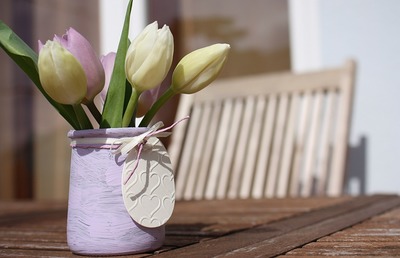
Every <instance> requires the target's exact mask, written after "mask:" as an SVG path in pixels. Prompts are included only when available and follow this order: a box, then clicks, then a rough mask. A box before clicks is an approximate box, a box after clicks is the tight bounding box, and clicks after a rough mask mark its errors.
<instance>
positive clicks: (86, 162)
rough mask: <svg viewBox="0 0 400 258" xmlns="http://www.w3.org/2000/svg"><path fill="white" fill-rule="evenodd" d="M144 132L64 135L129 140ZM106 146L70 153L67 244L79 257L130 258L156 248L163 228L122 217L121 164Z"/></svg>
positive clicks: (96, 131)
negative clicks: (123, 257)
mask: <svg viewBox="0 0 400 258" xmlns="http://www.w3.org/2000/svg"><path fill="white" fill-rule="evenodd" d="M145 131H146V128H112V129H94V130H79V131H70V132H69V133H68V137H69V138H71V140H74V139H77V138H101V137H111V138H120V137H131V136H136V135H139V134H141V133H143V132H145ZM110 147H111V146H105V145H97V146H96V145H93V144H92V145H78V146H75V147H73V148H72V155H71V178H70V189H69V201H68V224H67V240H68V245H69V247H70V249H71V251H72V252H74V253H78V254H85V255H115V254H133V253H140V252H146V251H151V250H156V249H158V248H159V247H161V246H162V244H163V242H164V238H165V227H164V226H160V227H157V228H146V227H143V226H140V225H138V224H137V223H135V222H134V221H133V220H132V218H131V217H130V215H129V213H128V212H127V210H126V208H125V206H124V202H123V198H122V191H121V173H122V167H123V164H124V161H125V157H124V156H122V155H119V154H118V155H114V154H112V152H111V151H110Z"/></svg>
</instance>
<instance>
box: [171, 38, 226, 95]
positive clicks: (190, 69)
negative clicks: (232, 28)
mask: <svg viewBox="0 0 400 258" xmlns="http://www.w3.org/2000/svg"><path fill="white" fill-rule="evenodd" d="M229 50H230V46H229V45H228V44H214V45H211V46H208V47H204V48H200V49H197V50H195V51H193V52H191V53H189V54H187V55H186V56H184V57H183V58H182V60H181V61H180V62H179V63H178V65H177V66H176V68H175V70H174V72H173V74H172V86H171V89H172V90H173V91H174V92H175V93H185V94H192V93H195V92H197V91H199V90H201V89H203V88H204V87H206V86H207V85H209V84H210V83H211V82H212V81H213V80H215V78H217V76H218V74H219V73H220V72H221V70H222V67H223V66H224V64H225V61H226V58H227V56H228V53H229Z"/></svg>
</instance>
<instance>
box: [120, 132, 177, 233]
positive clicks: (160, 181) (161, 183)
mask: <svg viewBox="0 0 400 258" xmlns="http://www.w3.org/2000/svg"><path fill="white" fill-rule="evenodd" d="M136 158H137V152H136V151H134V150H132V151H130V152H129V154H128V156H127V158H126V160H125V165H124V169H123V172H122V173H123V175H122V196H123V199H124V204H125V207H126V209H127V211H128V212H129V214H130V215H131V217H132V219H133V220H134V221H136V222H137V223H138V224H140V225H142V226H144V227H149V228H153V227H159V226H161V225H163V224H165V223H166V222H167V221H168V219H169V218H170V217H171V215H172V211H173V209H174V205H175V183H174V176H173V170H172V166H171V160H170V158H169V155H168V152H167V150H166V149H165V147H164V145H163V144H162V143H161V142H160V141H159V139H157V138H156V137H151V138H150V139H149V140H148V141H147V143H146V145H145V146H144V149H143V151H142V153H141V157H140V161H139V164H138V167H137V168H136V170H135V172H134V173H133V175H132V176H131V178H130V179H129V181H128V182H127V183H126V184H124V182H125V180H126V179H127V178H128V177H129V174H130V173H131V172H132V170H133V167H134V164H135V161H136Z"/></svg>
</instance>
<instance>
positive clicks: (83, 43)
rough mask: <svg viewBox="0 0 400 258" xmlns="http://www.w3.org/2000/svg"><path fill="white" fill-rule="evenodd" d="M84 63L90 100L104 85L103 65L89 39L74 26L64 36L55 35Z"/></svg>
mask: <svg viewBox="0 0 400 258" xmlns="http://www.w3.org/2000/svg"><path fill="white" fill-rule="evenodd" d="M54 41H57V42H59V43H60V44H61V45H62V46H63V47H65V48H66V49H67V50H68V51H69V52H71V53H72V55H74V57H75V58H76V59H77V60H78V61H79V63H80V64H81V65H82V67H83V70H84V71H85V74H86V78H87V93H86V96H85V101H87V102H90V101H92V100H93V98H94V97H95V96H96V95H97V94H99V92H100V91H101V90H102V89H103V87H104V81H105V75H104V69H103V66H102V64H101V62H100V60H99V58H98V57H97V55H96V52H95V51H94V49H93V48H92V46H91V45H90V43H89V41H88V40H87V39H86V38H85V37H83V36H82V35H81V34H80V33H79V32H77V31H76V30H75V29H73V28H69V29H68V30H67V32H66V34H65V35H63V36H62V37H59V36H57V35H56V36H54Z"/></svg>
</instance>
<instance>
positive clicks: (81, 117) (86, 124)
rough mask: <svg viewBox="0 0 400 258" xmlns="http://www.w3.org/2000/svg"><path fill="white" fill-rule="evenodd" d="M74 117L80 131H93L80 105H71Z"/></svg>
mask: <svg viewBox="0 0 400 258" xmlns="http://www.w3.org/2000/svg"><path fill="white" fill-rule="evenodd" d="M73 107H74V111H75V114H76V117H77V119H78V122H79V125H80V127H81V128H80V129H93V125H92V123H90V120H89V118H88V117H87V115H86V113H85V110H83V108H82V106H81V105H80V104H76V105H73Z"/></svg>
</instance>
